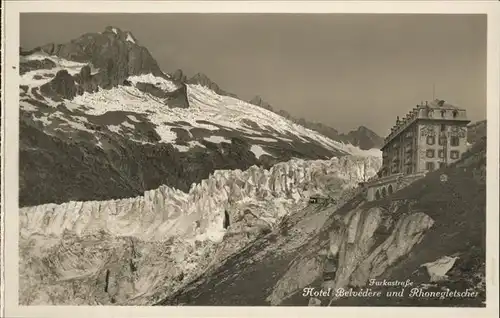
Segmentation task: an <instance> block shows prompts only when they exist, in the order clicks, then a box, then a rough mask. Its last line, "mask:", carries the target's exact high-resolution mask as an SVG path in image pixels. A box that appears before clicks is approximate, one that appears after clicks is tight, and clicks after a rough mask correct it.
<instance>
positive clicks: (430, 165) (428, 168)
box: [425, 162, 434, 171]
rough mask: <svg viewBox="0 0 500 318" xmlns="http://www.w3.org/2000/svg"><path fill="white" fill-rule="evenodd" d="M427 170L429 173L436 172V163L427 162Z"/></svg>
mask: <svg viewBox="0 0 500 318" xmlns="http://www.w3.org/2000/svg"><path fill="white" fill-rule="evenodd" d="M425 169H427V170H429V171H433V170H434V162H426V163H425Z"/></svg>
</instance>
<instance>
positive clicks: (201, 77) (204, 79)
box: [177, 72, 238, 98]
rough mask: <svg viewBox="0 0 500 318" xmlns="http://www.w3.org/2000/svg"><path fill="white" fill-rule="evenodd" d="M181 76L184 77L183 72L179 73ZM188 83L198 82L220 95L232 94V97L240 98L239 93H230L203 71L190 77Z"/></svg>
mask: <svg viewBox="0 0 500 318" xmlns="http://www.w3.org/2000/svg"><path fill="white" fill-rule="evenodd" d="M179 76H181V78H182V72H181V73H180V74H179V73H178V74H177V77H179ZM186 83H188V84H198V85H201V86H205V87H207V88H209V89H211V90H213V91H214V92H216V93H217V94H219V95H223V96H231V97H234V98H238V96H237V95H235V94H232V93H228V92H226V91H224V90H222V89H221V88H220V87H219V85H217V83H215V82H214V81H212V80H211V79H210V78H209V77H208V76H207V75H205V74H203V73H197V74H196V75H194V76H193V77H191V78H190V79H188V80H187V81H186Z"/></svg>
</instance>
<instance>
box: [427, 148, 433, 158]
mask: <svg viewBox="0 0 500 318" xmlns="http://www.w3.org/2000/svg"><path fill="white" fill-rule="evenodd" d="M425 154H426V156H427V158H434V156H435V152H434V149H428V150H427V151H426V152H425Z"/></svg>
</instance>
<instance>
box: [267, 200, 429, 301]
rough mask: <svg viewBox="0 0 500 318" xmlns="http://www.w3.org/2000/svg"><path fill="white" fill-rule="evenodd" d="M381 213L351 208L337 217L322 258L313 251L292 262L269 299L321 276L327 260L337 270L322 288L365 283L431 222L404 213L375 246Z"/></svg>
mask: <svg viewBox="0 0 500 318" xmlns="http://www.w3.org/2000/svg"><path fill="white" fill-rule="evenodd" d="M384 214H387V211H382V209H380V208H372V209H369V210H368V211H363V210H362V209H355V210H353V211H350V212H349V213H348V214H347V215H346V216H345V217H343V218H338V224H337V227H336V228H335V229H334V230H333V231H331V232H330V239H329V244H328V245H327V246H326V248H327V252H326V253H324V254H326V257H322V256H320V255H321V254H320V253H318V251H317V250H315V251H314V252H313V253H311V255H308V256H305V257H302V258H300V259H298V260H297V261H295V262H294V263H293V264H292V266H291V267H290V270H289V271H288V272H287V273H286V274H285V275H284V276H283V277H282V278H281V279H280V280H279V282H278V283H277V284H276V286H275V287H274V289H273V292H272V294H271V295H270V296H269V297H268V300H269V302H270V303H271V304H272V305H278V304H280V303H281V301H282V300H283V299H285V298H287V297H289V296H291V295H293V294H294V293H295V292H296V291H297V290H300V289H301V288H304V287H306V286H308V285H310V284H311V283H313V282H314V281H316V280H317V279H318V278H319V277H321V276H322V274H323V269H324V268H325V267H326V266H328V264H329V263H330V262H335V263H336V265H337V266H338V269H337V270H336V275H335V278H334V279H333V280H327V281H325V282H324V283H323V285H322V287H323V288H324V289H325V290H328V288H331V289H332V290H337V289H338V288H346V287H348V286H351V287H360V286H365V285H366V284H367V282H368V280H369V279H371V278H377V277H379V276H380V275H382V274H383V273H384V272H385V270H386V269H387V268H388V267H389V266H390V265H392V264H394V263H395V262H396V261H397V260H399V259H400V258H401V257H403V256H405V255H406V254H408V253H409V252H410V250H411V249H412V247H413V246H414V245H415V244H418V243H419V242H420V240H421V239H422V237H423V235H424V233H425V231H426V230H428V229H429V228H430V227H431V226H432V225H433V223H434V222H433V220H432V219H431V218H430V217H429V216H427V215H426V214H424V213H413V214H410V215H408V216H404V217H402V218H401V219H399V220H398V221H397V222H396V224H395V225H394V227H393V228H391V229H390V230H387V229H384V230H383V231H385V232H387V233H389V234H390V235H389V236H388V237H387V238H386V239H385V240H384V241H383V242H382V243H381V244H379V245H377V243H378V241H380V238H378V237H377V235H375V234H376V231H377V230H379V228H381V227H382V228H384V227H385V225H384V224H383V223H384V222H383V221H384V218H383V216H384ZM318 254H320V255H318ZM311 266H312V267H311ZM337 266H336V267H337ZM332 300H336V298H333V299H332Z"/></svg>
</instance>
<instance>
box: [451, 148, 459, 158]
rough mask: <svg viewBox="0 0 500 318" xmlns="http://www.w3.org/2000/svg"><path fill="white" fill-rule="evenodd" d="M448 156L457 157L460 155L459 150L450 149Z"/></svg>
mask: <svg viewBox="0 0 500 318" xmlns="http://www.w3.org/2000/svg"><path fill="white" fill-rule="evenodd" d="M450 157H451V159H458V158H459V157H460V152H458V151H456V150H452V151H450Z"/></svg>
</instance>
